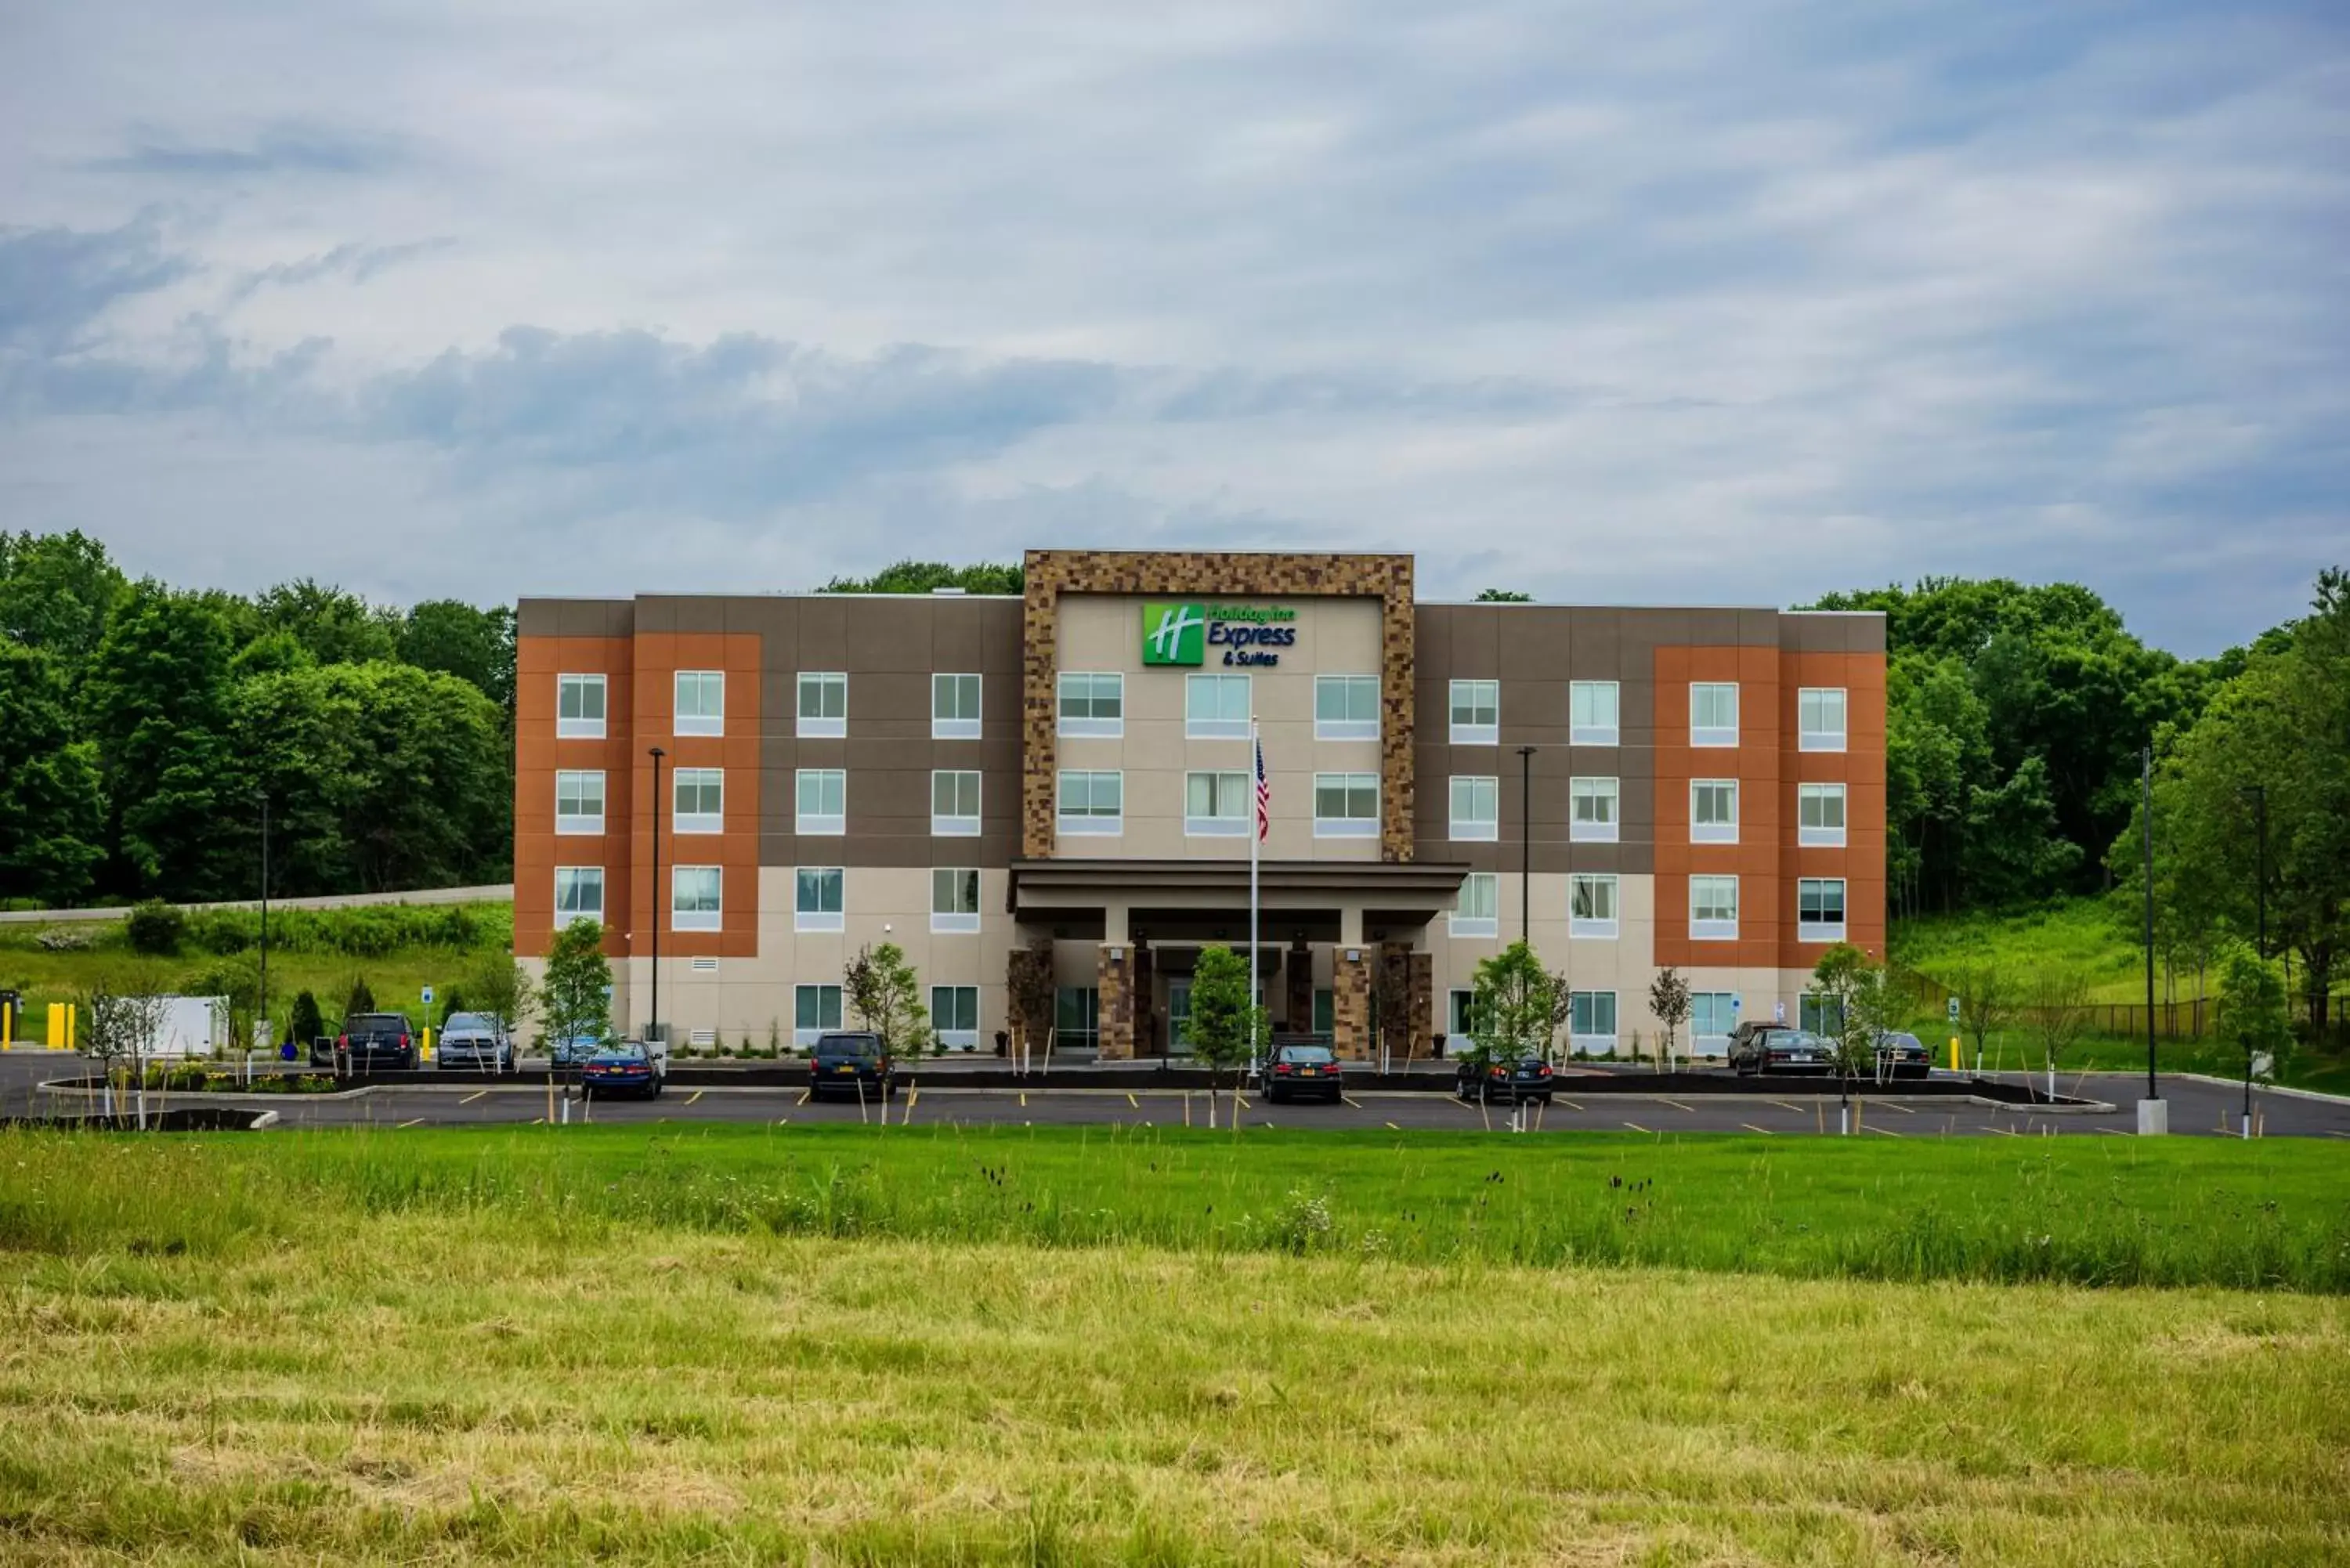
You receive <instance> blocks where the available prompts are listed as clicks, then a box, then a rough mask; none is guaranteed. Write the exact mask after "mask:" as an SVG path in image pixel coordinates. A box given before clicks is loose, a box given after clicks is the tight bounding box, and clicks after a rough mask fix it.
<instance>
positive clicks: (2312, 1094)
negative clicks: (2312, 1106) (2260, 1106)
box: [2171, 1073, 2350, 1106]
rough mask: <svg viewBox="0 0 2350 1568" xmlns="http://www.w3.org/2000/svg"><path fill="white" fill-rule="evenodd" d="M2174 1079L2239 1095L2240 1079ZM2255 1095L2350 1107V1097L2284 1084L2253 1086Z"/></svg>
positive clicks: (2198, 1076) (2207, 1076)
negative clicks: (2230, 1090)
mask: <svg viewBox="0 0 2350 1568" xmlns="http://www.w3.org/2000/svg"><path fill="white" fill-rule="evenodd" d="M2171 1076H2172V1077H2174V1078H2184V1079H2186V1080H2187V1081H2188V1082H2189V1083H2191V1084H2209V1085H2211V1086H2212V1087H2213V1088H2215V1089H2233V1090H2235V1091H2237V1092H2239V1093H2241V1092H2242V1090H2243V1087H2244V1081H2243V1080H2242V1079H2241V1078H2214V1077H2212V1076H2211V1075H2210V1074H2208V1073H2173V1074H2171ZM2252 1093H2254V1094H2256V1095H2282V1096H2284V1097H2285V1098H2287V1099H2289V1100H2316V1101H2318V1102H2319V1103H2320V1104H2323V1105H2328V1106H2350V1096H2343V1095H2329V1094H2327V1093H2326V1092H2325V1091H2324V1090H2323V1089H2296V1088H2293V1087H2292V1086H2290V1085H2284V1084H2254V1085H2252Z"/></svg>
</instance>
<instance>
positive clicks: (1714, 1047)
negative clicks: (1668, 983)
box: [1690, 991, 1741, 1056]
mask: <svg viewBox="0 0 2350 1568" xmlns="http://www.w3.org/2000/svg"><path fill="white" fill-rule="evenodd" d="M1700 997H1703V998H1704V999H1705V1001H1706V1004H1707V1005H1706V1011H1708V1012H1711V1013H1712V1014H1713V1016H1712V1017H1711V1018H1710V1019H1708V1020H1706V1022H1707V1023H1717V1024H1718V1023H1721V1022H1722V1014H1723V1013H1725V1012H1727V1013H1728V1014H1729V1016H1730V1026H1729V1028H1727V1029H1700V1028H1699V1027H1698V1023H1699V1020H1698V998H1700ZM1740 1012H1741V1008H1740V1005H1739V996H1738V992H1734V991H1694V992H1690V1055H1692V1056H1726V1055H1728V1054H1730V1037H1731V1033H1733V1032H1734V1031H1735V1030H1736V1029H1737V1028H1738V1017H1739V1013H1740Z"/></svg>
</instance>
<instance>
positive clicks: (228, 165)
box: [85, 123, 409, 180]
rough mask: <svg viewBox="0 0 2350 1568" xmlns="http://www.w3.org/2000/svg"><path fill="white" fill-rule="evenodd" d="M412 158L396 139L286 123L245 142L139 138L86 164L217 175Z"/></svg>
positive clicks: (344, 168) (370, 170)
mask: <svg viewBox="0 0 2350 1568" xmlns="http://www.w3.org/2000/svg"><path fill="white" fill-rule="evenodd" d="M408 160H409V154H408V151H407V149H406V148H405V147H404V146H403V144H402V143H401V142H400V140H399V139H397V138H393V137H386V136H371V135H367V134H364V133H361V132H357V131H352V130H338V129H335V128H332V127H328V126H319V125H304V124H299V123H286V124H277V125H272V126H269V127H266V128H265V129H264V130H261V131H260V132H258V133H257V134H256V135H255V137H254V138H253V140H252V141H251V142H250V143H248V144H246V145H244V146H242V147H226V146H196V145H191V144H188V143H186V142H181V141H177V140H172V139H170V138H151V139H146V140H139V141H137V142H134V143H133V144H132V145H131V146H130V149H129V150H127V151H123V152H120V153H116V154H113V155H112V156H109V157H105V158H94V159H91V160H89V161H88V163H87V164H86V165H85V167H87V168H88V169H89V170H90V171H93V172H96V173H100V174H149V175H156V176H161V177H164V178H171V179H193V180H215V179H223V178H227V177H231V176H244V175H268V174H347V175H372V174H382V173H386V172H389V171H391V170H394V169H397V168H399V167H400V166H401V165H402V164H404V163H406V162H407V161H408Z"/></svg>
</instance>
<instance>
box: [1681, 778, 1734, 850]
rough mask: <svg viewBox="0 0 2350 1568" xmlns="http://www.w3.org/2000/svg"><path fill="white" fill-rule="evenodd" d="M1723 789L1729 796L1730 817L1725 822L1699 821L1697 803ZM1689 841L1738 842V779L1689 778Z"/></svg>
mask: <svg viewBox="0 0 2350 1568" xmlns="http://www.w3.org/2000/svg"><path fill="white" fill-rule="evenodd" d="M1724 791H1727V792H1728V793H1729V796H1730V819H1729V820H1728V821H1727V822H1700V821H1699V820H1698V817H1699V815H1700V813H1699V805H1700V802H1703V801H1704V800H1706V799H1707V798H1708V797H1709V796H1710V795H1714V794H1721V793H1722V792H1724ZM1689 832H1690V843H1691V844H1735V843H1737V842H1738V781H1737V780H1736V779H1691V780H1690V830H1689Z"/></svg>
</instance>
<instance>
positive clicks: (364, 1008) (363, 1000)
mask: <svg viewBox="0 0 2350 1568" xmlns="http://www.w3.org/2000/svg"><path fill="white" fill-rule="evenodd" d="M374 1011H375V992H373V991H372V990H370V989H369V986H368V982H367V977H366V976H365V975H353V976H352V977H351V983H350V986H349V989H348V990H347V991H345V992H343V1016H344V1017H345V1018H348V1017H350V1016H352V1015H353V1014H354V1013H359V1012H374Z"/></svg>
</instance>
